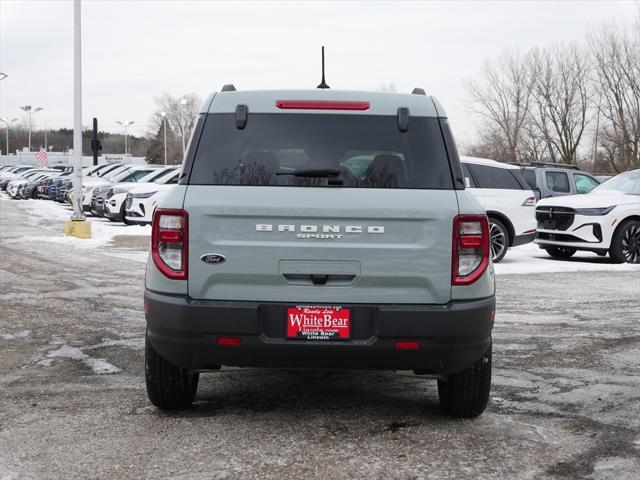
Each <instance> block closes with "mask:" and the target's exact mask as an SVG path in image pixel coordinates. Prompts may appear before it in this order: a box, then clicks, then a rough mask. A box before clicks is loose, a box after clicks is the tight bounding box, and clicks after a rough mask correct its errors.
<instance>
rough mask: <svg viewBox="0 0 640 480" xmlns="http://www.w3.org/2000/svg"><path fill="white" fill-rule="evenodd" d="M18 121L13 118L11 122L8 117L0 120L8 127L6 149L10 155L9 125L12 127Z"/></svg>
mask: <svg viewBox="0 0 640 480" xmlns="http://www.w3.org/2000/svg"><path fill="white" fill-rule="evenodd" d="M17 121H18V119H17V118H12V119H11V120H9V118H8V117H5V118H0V122H2V123H4V124H5V126H6V127H7V137H6V142H7V143H6V148H7V152H6V154H7V155H9V125H11V124H12V123H15V122H17Z"/></svg>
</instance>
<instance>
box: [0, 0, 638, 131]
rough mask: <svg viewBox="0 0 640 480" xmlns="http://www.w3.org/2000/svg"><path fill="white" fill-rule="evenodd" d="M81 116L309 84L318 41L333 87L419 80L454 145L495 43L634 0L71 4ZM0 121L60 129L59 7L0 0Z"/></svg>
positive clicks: (64, 33)
mask: <svg viewBox="0 0 640 480" xmlns="http://www.w3.org/2000/svg"><path fill="white" fill-rule="evenodd" d="M82 8H83V15H82V22H83V23H82V29H83V39H82V42H83V45H82V49H83V123H84V124H85V125H90V123H91V118H92V117H94V116H96V117H98V120H99V122H100V126H101V128H104V129H106V130H111V131H119V130H118V127H117V125H116V124H115V122H116V121H117V120H125V121H126V120H134V121H135V122H136V123H135V126H134V127H136V128H135V129H134V131H135V133H138V134H140V133H144V132H145V131H146V129H147V124H148V120H149V117H150V114H151V112H152V111H153V109H154V103H153V97H154V96H156V95H159V94H160V93H162V92H165V91H166V92H169V93H172V94H174V95H179V94H182V93H188V92H195V93H197V94H198V95H200V96H201V97H205V96H206V95H207V94H208V93H210V92H211V91H215V90H219V89H220V87H221V86H222V85H223V84H225V83H233V84H235V85H236V87H237V88H238V89H277V88H313V87H315V86H316V85H317V84H318V83H319V80H320V46H321V45H325V46H326V62H327V83H328V84H329V85H330V86H331V87H332V88H336V89H358V90H375V89H378V88H379V87H380V86H381V85H382V84H388V83H394V84H395V85H396V86H397V88H398V90H399V91H402V92H409V91H410V90H411V89H412V88H413V87H415V86H420V87H423V88H425V90H426V91H427V93H430V94H433V95H436V96H437V97H438V98H439V99H440V100H441V101H442V103H443V104H444V106H445V108H446V110H447V111H448V113H449V117H450V119H451V124H452V126H453V129H454V132H455V133H456V137H457V138H458V140H459V141H460V140H461V141H466V140H468V139H469V138H471V136H472V135H473V132H474V131H475V122H476V121H477V119H475V118H474V117H473V116H470V115H469V114H468V113H467V112H466V110H465V108H464V98H465V91H464V86H463V81H464V79H465V78H469V77H473V75H474V74H476V73H477V72H478V70H479V68H480V66H481V64H482V62H483V61H484V60H485V59H487V58H494V57H496V56H497V55H498V54H499V53H500V51H501V50H502V49H504V48H506V47H517V48H519V49H521V50H527V49H529V48H531V47H534V46H549V45H551V44H553V43H556V42H568V41H582V40H583V39H584V38H585V35H586V34H587V32H588V31H589V30H590V29H592V28H593V27H595V26H597V25H599V24H600V23H601V22H602V21H605V20H606V21H616V22H619V23H621V24H629V25H630V24H631V23H632V21H633V18H634V16H635V15H636V12H637V8H638V7H637V3H636V2H634V1H612V0H608V1H555V2H552V1H548V2H543V1H532V2H519V1H510V2H506V1H505V2H489V1H486V2H480V1H478V2H469V1H467V2H411V3H401V2H390V3H384V2H351V3H339V2H322V3H310V2H296V3H282V2H278V3H267V2H260V3H250V2H235V3H217V2H212V1H204V0H202V1H168V0H165V1H163V0H155V1H135V0H126V1H117V0H91V1H88V0H84V1H83V4H82ZM0 72H3V73H6V74H8V77H7V78H6V79H4V80H2V81H1V82H0V116H2V117H7V116H8V117H9V118H13V117H18V118H20V119H24V114H23V112H21V111H20V110H19V108H18V107H19V106H21V105H25V104H28V105H33V106H34V107H37V106H40V107H43V108H44V110H43V111H42V112H39V113H38V114H37V115H36V116H35V117H34V123H35V125H36V127H39V128H42V127H43V126H44V124H45V122H46V124H47V126H48V127H49V128H59V127H72V123H73V2H72V1H71V0H60V1H57V0H46V1H38V0H0Z"/></svg>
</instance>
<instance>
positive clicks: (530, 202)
mask: <svg viewBox="0 0 640 480" xmlns="http://www.w3.org/2000/svg"><path fill="white" fill-rule="evenodd" d="M522 206H523V207H535V206H536V197H529V198H527V199H526V200H525V201H524V202H522Z"/></svg>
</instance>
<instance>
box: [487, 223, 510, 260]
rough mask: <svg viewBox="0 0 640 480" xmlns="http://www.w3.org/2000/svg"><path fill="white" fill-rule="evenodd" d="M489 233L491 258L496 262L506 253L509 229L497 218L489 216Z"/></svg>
mask: <svg viewBox="0 0 640 480" xmlns="http://www.w3.org/2000/svg"><path fill="white" fill-rule="evenodd" d="M489 235H490V236H491V245H490V247H491V258H492V260H493V263H498V262H499V261H500V260H502V259H503V258H504V256H505V255H506V254H507V249H508V248H509V231H508V230H507V227H505V226H504V224H503V223H502V222H501V221H500V220H498V219H497V218H493V217H489Z"/></svg>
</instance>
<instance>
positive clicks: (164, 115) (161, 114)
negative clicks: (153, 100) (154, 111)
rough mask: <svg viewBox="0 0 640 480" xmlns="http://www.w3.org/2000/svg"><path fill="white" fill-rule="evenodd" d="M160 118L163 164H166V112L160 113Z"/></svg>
mask: <svg viewBox="0 0 640 480" xmlns="http://www.w3.org/2000/svg"><path fill="white" fill-rule="evenodd" d="M160 116H161V117H162V131H163V133H164V164H165V165H166V164H167V112H160Z"/></svg>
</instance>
